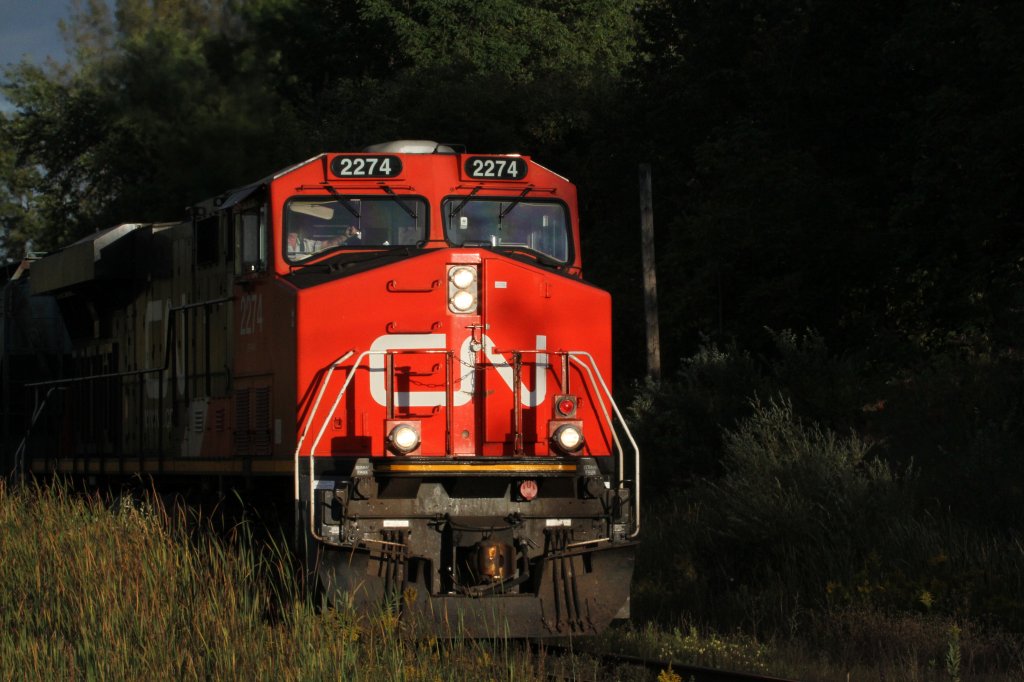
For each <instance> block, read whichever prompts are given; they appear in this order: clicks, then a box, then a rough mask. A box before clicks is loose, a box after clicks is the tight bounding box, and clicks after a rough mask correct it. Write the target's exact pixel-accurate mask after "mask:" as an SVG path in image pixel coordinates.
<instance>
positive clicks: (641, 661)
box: [530, 642, 797, 682]
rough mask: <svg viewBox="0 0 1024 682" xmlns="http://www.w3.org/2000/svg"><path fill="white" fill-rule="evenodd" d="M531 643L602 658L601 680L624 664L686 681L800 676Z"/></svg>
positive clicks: (575, 676) (583, 674)
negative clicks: (750, 671)
mask: <svg viewBox="0 0 1024 682" xmlns="http://www.w3.org/2000/svg"><path fill="white" fill-rule="evenodd" d="M530 646H531V648H532V649H533V650H534V652H535V653H538V652H545V653H547V654H555V655H556V656H564V657H569V656H571V655H575V654H581V653H582V654H584V655H586V656H589V657H592V658H595V659H597V660H598V661H600V663H601V666H602V667H601V670H600V671H595V676H594V678H593V679H594V680H595V681H600V682H603V681H604V680H609V679H616V678H615V677H614V676H612V675H610V674H609V673H611V672H612V671H613V669H619V668H620V667H622V666H632V667H634V668H637V669H640V670H642V671H646V673H648V674H649V676H648V677H647V678H646V679H656V678H657V677H658V675H659V674H661V672H662V671H667V670H671V671H672V672H673V673H675V674H676V675H678V676H679V678H680V679H681V680H682V681H683V682H797V680H793V679H789V678H784V677H775V676H772V675H761V674H757V673H746V672H737V671H732V670H719V669H716V668H705V667H701V666H696V665H686V664H683V663H678V662H676V661H664V660H658V659H654V658H645V657H641V656H627V655H625V654H613V653H595V652H591V651H588V652H579V651H574V650H572V649H570V648H569V647H567V646H563V645H559V644H548V643H544V642H531V644H530ZM548 678H549V679H552V680H575V681H577V682H582V681H583V680H589V679H590V677H588V673H587V671H580V670H578V669H575V668H574V669H573V670H572V671H571V673H570V672H564V671H559V672H549V673H548Z"/></svg>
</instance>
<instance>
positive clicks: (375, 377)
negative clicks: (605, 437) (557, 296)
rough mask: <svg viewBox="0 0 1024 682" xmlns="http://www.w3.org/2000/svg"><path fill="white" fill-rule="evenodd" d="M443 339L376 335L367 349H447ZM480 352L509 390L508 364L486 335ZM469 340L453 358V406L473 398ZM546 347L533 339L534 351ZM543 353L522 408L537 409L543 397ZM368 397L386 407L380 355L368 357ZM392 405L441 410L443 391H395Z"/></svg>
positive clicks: (542, 340)
mask: <svg viewBox="0 0 1024 682" xmlns="http://www.w3.org/2000/svg"><path fill="white" fill-rule="evenodd" d="M447 340H448V339H447V337H446V336H445V335H444V334H388V335H386V336H378V337H377V338H376V339H374V341H373V344H371V345H370V350H378V351H379V350H401V349H404V350H415V349H424V350H434V349H444V348H447ZM482 341H483V352H484V356H485V357H486V359H487V362H488V363H490V364H491V365H492V366H493V367H494V369H495V370H496V371H497V372H498V376H500V377H501V379H502V381H504V382H505V384H507V385H508V390H510V391H511V390H512V387H513V384H514V377H513V373H512V364H511V362H510V361H508V360H506V359H505V356H503V355H501V354H500V353H494V352H493V350H494V348H495V344H494V342H493V341H491V339H489V338H488V337H487V335H486V334H484V335H483V339H482ZM472 342H473V339H472V337H466V340H465V341H463V342H462V345H461V346H460V347H459V352H458V354H457V356H456V358H455V360H456V367H455V371H454V374H455V381H454V383H455V385H454V386H453V387H452V402H453V403H454V405H455V406H456V407H458V406H459V405H465V404H466V403H468V402H469V400H470V398H472V397H473V392H474V390H475V388H476V377H475V372H474V371H473V369H472V368H473V367H474V366H475V365H476V357H475V353H474V352H473V349H472ZM546 348H547V337H546V336H537V345H536V349H537V350H544V349H546ZM547 362H548V356H547V353H538V354H537V362H536V363H535V365H534V374H533V390H532V391H529V392H527V391H525V390H524V391H523V392H522V399H521V400H522V403H523V406H524V407H537V406H538V405H540V404H541V403H542V402H544V398H545V396H546V395H547V383H548V382H547V372H546V369H547V366H548V365H547ZM370 395H371V396H372V397H373V399H374V401H375V402H376V403H377V404H378V405H386V404H387V389H386V387H385V385H384V356H383V355H371V356H370ZM395 404H396V405H399V406H401V407H442V406H443V405H444V391H396V392H395Z"/></svg>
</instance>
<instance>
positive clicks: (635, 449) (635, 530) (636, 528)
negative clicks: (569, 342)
mask: <svg viewBox="0 0 1024 682" xmlns="http://www.w3.org/2000/svg"><path fill="white" fill-rule="evenodd" d="M572 353H573V355H581V356H584V357H586V358H587V359H588V360H590V363H591V364H593V365H594V371H595V372H596V374H597V380H598V381H599V382H601V388H602V389H604V392H605V393H606V394H608V396H609V398H610V397H611V391H610V390H609V389H608V385H607V384H606V383H605V382H604V377H602V376H601V372H600V371H599V370H598V369H597V363H596V362H594V357H593V356H592V355H591V354H590V353H587V352H585V351H572ZM574 359H575V358H574ZM577 362H579V361H578V360H577ZM580 364H581V365H582V366H583V367H584V368H586V365H585V364H583V363H580ZM587 371H588V372H589V371H590V370H589V368H587ZM611 404H612V409H613V410H614V411H615V416H617V417H618V418H619V423H620V424H622V430H623V431H624V432H625V434H626V438H628V439H629V443H630V445H632V446H633V453H634V461H633V467H634V469H635V472H634V473H635V479H634V480H635V485H634V496H635V500H636V504H635V505H634V510H635V512H636V514H635V517H634V518H635V519H636V525H635V526H634V527H633V532H632V533H630V534H629V537H630V538H635V537H636V536H637V535H639V534H640V447H639V446H638V445H637V444H636V441H635V440H634V439H633V434H632V433H631V432H630V430H629V425H628V424H626V420H625V419H624V418H623V416H622V413H621V412H619V407H618V405H616V404H615V401H614V400H611Z"/></svg>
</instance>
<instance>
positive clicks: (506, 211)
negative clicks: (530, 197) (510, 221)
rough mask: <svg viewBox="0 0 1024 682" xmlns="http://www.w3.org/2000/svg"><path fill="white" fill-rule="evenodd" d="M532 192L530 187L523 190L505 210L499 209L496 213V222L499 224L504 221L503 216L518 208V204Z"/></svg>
mask: <svg viewBox="0 0 1024 682" xmlns="http://www.w3.org/2000/svg"><path fill="white" fill-rule="evenodd" d="M532 190H533V188H532V187H527V188H526V189H524V190H523V192H522V194H520V195H519V196H517V197H516V198H515V199H513V200H512V202H511V203H510V204H509V205H508V207H507V208H503V209H501V212H500V213H498V222H499V223H500V222H501V221H502V220H504V219H505V216H507V215H508V214H509V213H511V212H512V209H513V208H515V207H516V206H518V205H519V202H520V201H522V200H523V199H524V198H525V197H526V195H527V194H529V193H530V192H531V191H532Z"/></svg>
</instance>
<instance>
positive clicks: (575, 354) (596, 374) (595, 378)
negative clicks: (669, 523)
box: [294, 348, 640, 540]
mask: <svg viewBox="0 0 1024 682" xmlns="http://www.w3.org/2000/svg"><path fill="white" fill-rule="evenodd" d="M403 350H405V351H406V352H408V351H410V350H413V349H403ZM424 350H430V351H434V352H436V351H437V349H436V348H432V349H424ZM389 352H391V351H390V350H366V351H363V352H362V353H360V354H359V356H358V357H357V358H356V360H355V362H354V363H353V365H352V371H351V373H349V375H348V376H347V377H346V378H345V382H344V384H342V386H341V390H339V391H338V395H337V397H336V398H335V400H334V404H333V405H332V406H331V409H330V410H329V411H328V412H327V415H328V417H325V418H324V420H323V424H322V425H321V427H320V430H319V432H317V436H316V438H315V439H314V441H313V445H312V446H311V447H310V449H309V531H310V534H311V535H312V536H313V538H314V539H316V540H323V537H321V536H320V535H319V534H317V532H316V523H315V519H314V511H315V507H314V493H315V490H316V472H315V462H316V460H315V453H316V448H317V446H318V445H319V444H320V441H321V439H322V438H323V435H324V432H325V431H326V430H327V424H328V422H329V421H330V418H329V416H330V415H332V414H334V412H335V411H336V410H337V409H338V405H340V404H341V399H342V397H344V395H345V392H346V391H347V390H348V387H349V385H350V384H351V383H352V380H353V379H354V378H355V376H356V370H357V369H358V368H359V366H360V365H361V364H362V362H363V359H364V358H365V357H367V356H370V355H386V354H388V353H389ZM520 352H521V353H541V352H543V353H546V354H552V353H553V354H556V355H557V354H560V353H565V354H566V355H567V356H569V358H570V359H572V361H573V362H575V363H576V364H577V365H578V366H579V367H581V368H582V369H583V370H584V371H585V372H586V373H587V375H588V376H589V378H590V383H591V384H592V385H594V386H595V387H597V388H599V389H600V390H597V391H595V396H596V397H597V401H598V405H599V406H600V409H601V412H602V414H603V415H604V419H605V423H606V424H607V425H608V430H609V431H610V432H611V437H612V442H613V444H614V446H615V450H617V452H618V467H617V469H618V481H617V483H618V485H619V486H620V487H621V485H622V481H623V480H624V476H625V448H623V447H622V443H621V441H620V440H619V437H618V433H617V432H616V430H615V422H614V420H613V419H612V417H611V415H610V414H609V412H608V406H607V405H606V404H605V401H604V397H607V398H608V402H609V403H610V404H611V407H612V410H613V411H614V413H615V416H616V417H617V418H618V421H619V423H620V424H621V426H622V430H623V432H624V433H625V434H626V438H627V439H628V440H629V443H630V445H631V446H632V448H633V453H634V469H635V479H634V481H635V485H634V488H635V490H634V505H633V506H634V525H633V529H632V532H631V533H630V534H629V538H630V539H632V538H635V537H637V535H639V534H640V448H639V446H637V444H636V440H635V439H634V438H633V434H632V433H631V432H630V430H629V425H628V424H627V423H626V420H625V418H623V416H622V412H620V411H619V407H618V405H616V403H615V399H614V398H613V397H612V393H611V390H610V389H609V388H608V384H607V383H606V382H605V380H604V377H603V376H602V375H601V371H600V370H599V369H598V367H597V362H596V361H595V360H594V357H593V356H592V355H591V354H590V353H588V352H586V351H551V350H544V351H539V350H523V351H520ZM352 355H354V351H351V350H350V351H348V352H346V353H345V354H344V355H342V356H341V357H340V358H338V359H337V360H335V361H334V362H332V363H331V364H330V366H329V368H328V371H327V374H326V376H325V377H324V381H323V383H322V384H321V386H320V391H319V392H318V393H317V397H316V400H315V401H314V404H313V408H312V409H311V410H310V412H309V416H308V417H307V419H306V424H305V425H304V426H303V429H302V435H301V436H300V437H299V441H298V443H297V444H296V446H295V456H294V460H295V462H294V465H295V501H296V505H298V503H299V501H300V498H299V490H300V487H301V486H300V483H299V480H300V477H299V459H300V458H299V453H300V451H301V450H302V445H303V443H304V442H305V440H306V436H307V435H308V433H309V429H310V425H311V424H312V423H313V421H314V419H315V418H316V414H317V411H318V409H319V407H320V402H321V401H322V399H323V397H324V394H325V392H326V390H327V385H328V384H329V383H330V380H331V376H332V375H333V373H334V370H335V369H336V368H337V367H338V366H339V365H340V364H341V363H343V362H345V361H346V360H348V359H349V358H351V357H352ZM581 358H586V360H587V361H588V362H584V361H583V360H581ZM602 392H603V393H604V396H602Z"/></svg>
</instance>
